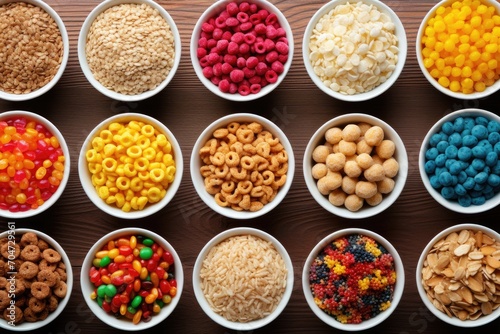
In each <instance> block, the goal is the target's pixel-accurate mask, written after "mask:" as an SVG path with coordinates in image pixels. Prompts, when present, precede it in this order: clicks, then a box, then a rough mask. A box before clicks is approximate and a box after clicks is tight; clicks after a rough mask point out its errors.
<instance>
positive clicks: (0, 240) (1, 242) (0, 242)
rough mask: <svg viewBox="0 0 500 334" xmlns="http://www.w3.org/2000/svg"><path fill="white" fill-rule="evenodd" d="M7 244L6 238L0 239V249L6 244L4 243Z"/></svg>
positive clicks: (7, 239)
mask: <svg viewBox="0 0 500 334" xmlns="http://www.w3.org/2000/svg"><path fill="white" fill-rule="evenodd" d="M8 242H9V238H7V237H5V238H1V239H0V248H1V247H2V246H3V245H4V244H6V243H8Z"/></svg>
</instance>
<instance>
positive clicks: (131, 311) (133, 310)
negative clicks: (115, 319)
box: [127, 306, 137, 314]
mask: <svg viewBox="0 0 500 334" xmlns="http://www.w3.org/2000/svg"><path fill="white" fill-rule="evenodd" d="M127 311H128V313H130V314H135V312H137V310H136V309H135V308H133V307H132V306H129V307H127Z"/></svg>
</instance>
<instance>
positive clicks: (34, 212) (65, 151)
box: [0, 110, 70, 219]
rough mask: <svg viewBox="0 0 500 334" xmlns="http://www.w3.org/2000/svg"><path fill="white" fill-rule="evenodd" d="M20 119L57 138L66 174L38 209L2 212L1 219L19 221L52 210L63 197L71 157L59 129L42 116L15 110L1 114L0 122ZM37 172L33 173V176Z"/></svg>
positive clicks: (0, 212) (0, 213)
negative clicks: (41, 127) (36, 125)
mask: <svg viewBox="0 0 500 334" xmlns="http://www.w3.org/2000/svg"><path fill="white" fill-rule="evenodd" d="M19 117H24V118H26V119H27V120H28V121H35V122H36V123H38V124H41V125H43V126H44V127H45V128H46V129H47V130H48V131H50V133H52V135H54V137H56V138H57V140H58V142H59V145H60V147H61V149H62V151H63V154H64V157H65V161H64V174H63V179H62V180H61V183H60V184H59V187H58V188H57V190H56V191H55V193H54V194H52V196H51V197H50V198H49V199H48V200H47V201H45V202H44V203H43V204H42V205H40V206H39V207H38V208H37V209H30V210H27V211H18V212H10V211H6V210H0V217H5V218H9V219H18V218H26V217H31V216H34V215H37V214H39V213H41V212H43V211H45V210H47V209H48V208H50V207H51V206H52V205H53V204H54V203H55V202H56V201H57V200H58V199H59V197H61V195H62V193H63V191H64V189H65V188H66V185H67V183H68V180H69V174H70V155H69V148H68V145H67V144H66V141H65V140H64V137H63V135H62V134H61V132H60V131H59V130H58V129H57V127H56V126H55V125H54V124H52V123H51V122H50V121H49V120H48V119H46V118H44V117H43V116H40V115H38V114H35V113H33V112H29V111H22V110H14V111H7V112H4V113H1V114H0V121H7V120H9V119H16V118H19ZM35 172H36V171H32V173H33V175H34V173H35Z"/></svg>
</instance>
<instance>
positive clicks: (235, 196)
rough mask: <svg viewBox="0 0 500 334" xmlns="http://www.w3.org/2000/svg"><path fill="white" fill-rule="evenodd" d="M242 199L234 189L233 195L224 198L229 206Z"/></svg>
mask: <svg viewBox="0 0 500 334" xmlns="http://www.w3.org/2000/svg"><path fill="white" fill-rule="evenodd" d="M242 197H243V196H242V195H241V194H240V193H238V190H237V189H236V190H235V191H234V193H232V194H231V195H229V196H227V197H226V200H227V201H228V202H229V203H230V204H238V203H239V202H241V199H242Z"/></svg>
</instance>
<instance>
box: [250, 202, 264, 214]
mask: <svg viewBox="0 0 500 334" xmlns="http://www.w3.org/2000/svg"><path fill="white" fill-rule="evenodd" d="M263 207H264V204H262V202H259V201H253V202H252V203H250V211H252V212H255V211H259V210H260V209H262V208H263Z"/></svg>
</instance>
